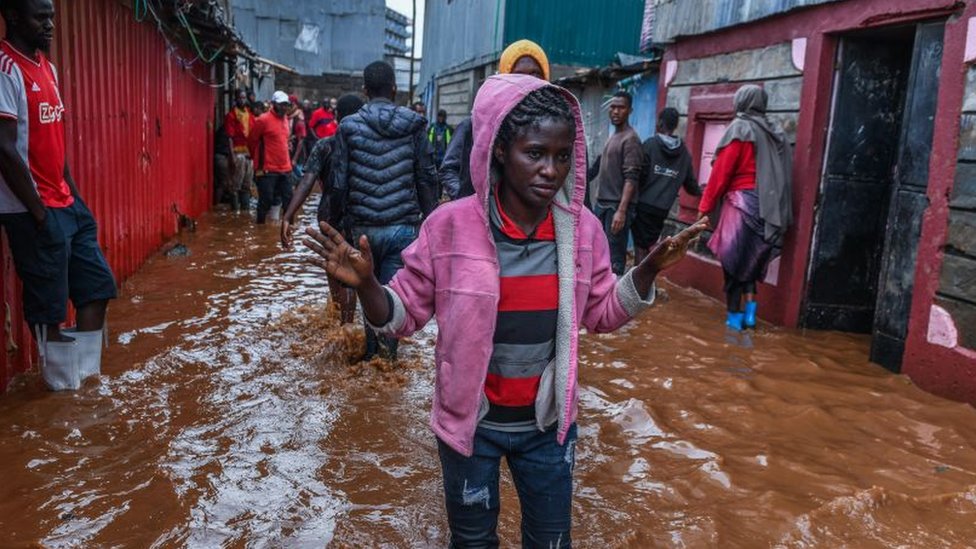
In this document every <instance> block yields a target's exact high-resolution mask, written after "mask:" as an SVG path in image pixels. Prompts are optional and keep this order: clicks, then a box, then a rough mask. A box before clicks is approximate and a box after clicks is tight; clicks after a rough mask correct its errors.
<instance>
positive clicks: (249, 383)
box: [0, 209, 976, 549]
mask: <svg viewBox="0 0 976 549" xmlns="http://www.w3.org/2000/svg"><path fill="white" fill-rule="evenodd" d="M311 214H312V210H311V209H309V210H307V212H306V219H311ZM182 242H183V243H184V244H185V245H186V246H187V247H188V248H189V250H190V254H189V255H188V256H185V257H165V256H159V257H157V258H155V259H154V260H152V261H151V262H150V263H149V264H148V265H147V266H146V267H145V268H144V269H143V270H142V272H140V274H138V275H137V276H135V277H133V278H132V279H131V280H129V282H127V283H126V285H125V287H124V289H123V292H122V297H121V298H120V300H119V301H118V302H117V303H116V304H115V305H114V306H113V308H112V310H111V320H110V328H111V332H112V338H111V346H110V347H109V349H108V350H107V356H106V361H105V362H106V363H105V366H104V368H103V370H104V374H105V375H103V376H102V378H101V380H100V381H98V382H89V383H88V384H87V385H86V386H85V387H84V389H83V390H82V391H80V392H78V393H76V394H70V393H67V394H51V393H47V392H46V391H44V390H43V389H42V387H41V383H40V381H39V380H38V379H37V377H36V375H35V376H27V377H23V378H21V380H20V382H19V383H17V384H15V386H14V387H13V388H12V389H11V391H10V392H8V393H7V394H5V395H3V396H0V479H2V482H0V539H2V540H3V541H2V543H0V545H2V546H3V547H34V546H37V545H38V544H40V545H43V546H47V547H75V546H87V547H172V546H188V547H221V546H223V547H243V546H247V547H321V546H322V545H323V542H327V541H329V540H333V542H334V546H339V547H345V546H350V547H364V546H371V547H377V546H387V547H442V546H444V545H445V542H446V532H445V529H446V522H445V519H444V516H443V511H442V501H441V492H440V480H439V479H440V473H439V467H438V462H437V456H436V445H435V442H434V438H433V435H431V434H430V432H429V431H428V429H427V426H426V422H427V413H428V410H429V405H430V396H431V392H432V390H433V387H432V379H433V376H432V368H431V366H432V364H431V363H432V355H433V353H432V345H433V341H434V339H435V332H434V328H433V326H429V327H428V328H427V330H426V331H425V332H424V333H422V334H419V335H418V336H416V337H414V338H413V339H412V340H411V341H409V342H408V343H407V344H406V345H405V347H404V352H405V354H406V355H407V356H406V359H405V360H404V362H405V364H404V365H403V366H402V367H400V368H396V369H393V368H390V367H389V365H384V364H370V365H353V366H350V365H348V364H347V363H346V361H345V356H347V355H348V354H349V347H350V346H351V345H354V344H355V343H357V342H358V341H359V337H360V336H359V334H358V331H356V330H343V329H342V328H340V327H337V326H336V325H335V323H334V322H332V321H328V320H326V319H325V317H324V311H325V309H324V308H323V306H322V304H323V302H324V300H325V296H326V295H327V289H326V287H325V280H324V276H322V275H321V273H319V272H317V271H316V270H315V269H313V268H311V267H309V266H307V265H306V264H305V263H303V262H302V257H303V251H302V250H301V248H300V247H299V249H298V250H296V251H295V252H293V253H285V252H282V251H281V250H280V248H278V246H277V227H274V226H268V227H262V228H255V227H253V226H252V225H250V224H249V222H248V220H247V219H245V218H243V217H237V216H233V215H231V214H226V213H224V214H215V215H212V216H210V217H207V218H205V219H203V220H202V221H201V223H200V225H199V227H198V230H197V232H196V233H194V234H190V235H184V237H183V239H182ZM665 291H666V292H667V298H666V299H662V300H661V302H660V304H659V306H658V307H657V308H656V309H655V310H653V311H652V312H651V313H650V314H648V315H647V316H646V317H645V318H644V319H642V320H641V321H639V322H637V323H635V324H633V325H632V326H631V327H629V328H628V329H626V330H625V331H623V332H620V333H618V334H615V335H611V336H599V337H594V336H587V337H585V338H584V340H583V341H584V343H583V347H582V350H581V351H582V353H581V360H582V364H581V368H580V371H581V394H580V409H581V414H580V416H581V417H580V442H579V447H578V454H577V460H578V461H577V464H578V465H577V467H578V471H577V476H576V481H577V485H576V500H575V501H576V508H575V509H576V515H575V532H574V533H575V538H576V542H577V545H578V546H579V547H599V548H601V549H602V548H607V547H628V546H632V547H709V546H712V547H767V546H783V547H813V546H825V547H828V546H829V547H837V546H842V545H844V544H849V546H852V547H889V546H897V545H905V546H914V547H950V546H951V547H962V546H973V544H976V541H974V540H976V410H974V409H973V408H972V407H970V406H968V405H964V404H958V403H954V402H950V401H946V400H942V399H939V398H937V397H934V396H931V395H929V394H926V393H924V392H922V391H920V390H919V389H917V388H915V387H914V386H912V385H911V384H910V383H909V382H908V380H907V379H906V378H904V377H901V376H893V375H890V374H888V373H887V372H886V371H884V370H883V369H881V368H879V367H876V366H873V365H870V364H868V363H867V361H866V354H867V340H866V339H864V338H861V337H855V336H849V335H840V334H833V333H824V332H809V333H806V334H801V333H797V332H793V331H789V330H783V329H778V328H772V327H768V326H764V327H762V328H761V329H760V330H759V331H758V332H757V333H755V334H752V335H751V337H749V336H741V337H738V338H735V339H731V340H730V339H728V336H727V335H726V333H725V330H724V327H723V325H722V322H721V320H722V308H721V306H720V305H719V304H718V303H717V302H715V301H712V300H710V299H707V298H705V297H703V296H701V295H700V294H698V293H696V292H693V291H686V290H682V289H679V288H676V287H673V286H667V285H666V286H665ZM506 476H507V474H506ZM505 482H506V484H505V488H504V497H505V498H506V499H505V500H504V504H503V512H502V524H501V530H502V534H503V539H505V540H506V541H505V545H504V546H507V547H514V546H515V545H514V544H513V542H514V541H516V540H517V537H516V533H517V531H518V513H517V504H516V498H515V493H514V490H513V489H512V487H511V484H510V482H508V481H507V480H506V481H505Z"/></svg>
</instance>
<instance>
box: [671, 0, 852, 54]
mask: <svg viewBox="0 0 976 549" xmlns="http://www.w3.org/2000/svg"><path fill="white" fill-rule="evenodd" d="M839 1H841V0H762V1H759V2H757V1H755V0H657V5H656V13H655V14H654V42H656V43H657V44H665V43H668V42H672V41H674V39H675V38H677V37H679V36H694V35H697V34H704V33H706V32H712V31H715V30H719V29H724V28H728V27H733V26H736V25H741V24H743V23H748V22H750V21H756V20H759V19H763V18H765V17H770V16H773V15H779V14H782V13H786V12H788V11H792V10H794V9H797V8H802V7H806V6H815V5H817V4H827V3H829V2H839Z"/></svg>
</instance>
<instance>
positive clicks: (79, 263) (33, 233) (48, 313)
mask: <svg viewBox="0 0 976 549" xmlns="http://www.w3.org/2000/svg"><path fill="white" fill-rule="evenodd" d="M0 223H2V224H3V227H4V229H5V230H6V232H7V241H8V243H9V244H10V252H11V254H12V256H13V260H14V267H16V269H17V274H18V275H19V276H20V280H21V282H22V283H23V289H24V294H23V299H24V317H25V320H27V323H28V324H30V325H34V324H60V323H62V322H64V321H65V319H66V318H67V316H68V298H69V297H70V298H71V302H72V303H73V304H74V306H75V307H76V308H77V307H82V306H84V305H87V304H89V303H91V302H93V301H101V300H106V299H114V298H115V297H116V295H117V293H116V289H115V277H114V276H112V270H111V269H110V268H109V266H108V262H107V261H105V256H104V255H103V254H102V250H101V248H99V247H98V228H97V227H96V225H95V219H94V217H92V214H91V211H89V210H88V206H86V205H85V203H84V202H82V201H81V200H78V199H75V202H74V203H73V204H72V205H70V206H68V207H66V208H48V209H47V217H46V218H45V220H44V226H43V227H40V228H38V226H37V224H36V223H34V218H32V217H31V215H30V214H28V213H15V214H2V215H0Z"/></svg>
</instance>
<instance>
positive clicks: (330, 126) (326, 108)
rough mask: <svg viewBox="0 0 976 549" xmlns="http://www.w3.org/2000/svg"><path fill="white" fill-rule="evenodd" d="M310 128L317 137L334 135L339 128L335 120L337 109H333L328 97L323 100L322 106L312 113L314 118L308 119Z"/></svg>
mask: <svg viewBox="0 0 976 549" xmlns="http://www.w3.org/2000/svg"><path fill="white" fill-rule="evenodd" d="M308 129H309V130H311V132H312V133H313V134H315V137H316V138H317V139H325V138H326V137H332V136H333V135H335V133H336V131H337V130H338V129H339V125H338V124H337V123H336V120H335V110H333V108H332V106H331V104H330V102H329V99H328V98H326V99H325V100H323V101H322V106H321V107H319V108H317V109H315V111H314V112H313V113H312V118H311V119H309V121H308Z"/></svg>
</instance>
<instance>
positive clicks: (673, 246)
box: [634, 217, 708, 295]
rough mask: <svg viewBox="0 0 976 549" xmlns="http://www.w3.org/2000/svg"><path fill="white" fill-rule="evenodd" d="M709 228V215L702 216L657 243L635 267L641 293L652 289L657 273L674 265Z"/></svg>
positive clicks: (637, 283) (643, 293)
mask: <svg viewBox="0 0 976 549" xmlns="http://www.w3.org/2000/svg"><path fill="white" fill-rule="evenodd" d="M707 229H708V217H702V218H701V219H699V220H698V221H696V222H695V223H694V224H693V225H690V226H689V227H688V228H687V229H685V230H683V231H681V232H680V233H678V234H676V235H674V236H669V237H667V238H665V239H664V240H662V241H660V242H658V243H657V245H656V246H654V248H652V249H651V251H650V253H648V254H647V256H646V257H645V258H644V261H642V262H641V263H640V265H638V266H637V268H636V269H634V285H636V286H637V291H638V292H640V294H641V295H646V294H647V292H649V291H650V290H651V284H653V283H654V278H655V277H657V274H658V273H659V272H661V271H663V270H665V269H667V268H669V267H672V266H673V265H675V264H676V263H678V262H679V261H681V260H682V259H684V257H685V255H687V254H688V248H689V247H690V246H691V245H692V244H693V243H694V242H695V241H696V240H698V237H699V236H701V234H702V233H703V232H705V231H706V230H707Z"/></svg>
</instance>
